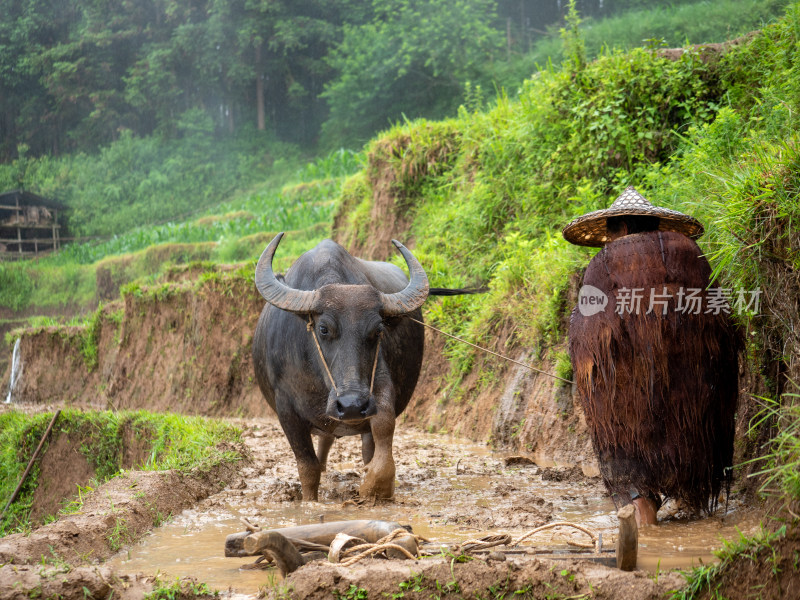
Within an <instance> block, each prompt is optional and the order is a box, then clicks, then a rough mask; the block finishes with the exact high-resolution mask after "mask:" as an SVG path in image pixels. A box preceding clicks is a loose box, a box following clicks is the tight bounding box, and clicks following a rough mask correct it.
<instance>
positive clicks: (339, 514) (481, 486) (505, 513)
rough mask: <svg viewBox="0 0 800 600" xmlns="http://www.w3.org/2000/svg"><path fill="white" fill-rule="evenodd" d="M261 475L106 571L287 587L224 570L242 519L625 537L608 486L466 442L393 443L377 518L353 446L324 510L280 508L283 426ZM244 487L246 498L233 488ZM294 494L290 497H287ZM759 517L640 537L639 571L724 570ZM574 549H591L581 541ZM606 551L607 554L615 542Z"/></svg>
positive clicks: (231, 563)
mask: <svg viewBox="0 0 800 600" xmlns="http://www.w3.org/2000/svg"><path fill="white" fill-rule="evenodd" d="M245 439H246V440H247V441H248V444H249V445H250V446H251V448H253V449H254V454H256V462H257V464H259V463H263V466H262V467H261V468H260V471H259V472H257V473H254V474H253V475H251V476H248V477H247V480H246V486H245V485H244V484H242V485H241V486H240V487H242V488H243V489H228V490H226V491H225V492H222V493H221V494H218V495H217V496H214V497H212V498H210V499H207V500H206V501H204V502H202V503H200V504H199V505H198V506H197V507H196V508H195V509H193V510H189V511H184V512H183V513H181V514H180V515H177V516H175V517H174V518H173V519H172V520H171V521H170V522H168V523H166V524H165V525H162V526H161V527H159V528H157V529H155V530H154V531H153V532H152V533H151V534H149V535H148V536H147V537H146V538H145V539H144V540H143V541H142V542H140V543H139V544H136V545H134V546H132V547H130V548H129V549H127V550H124V551H123V552H122V553H120V554H118V555H116V556H115V557H113V558H112V559H110V560H109V561H108V563H107V564H109V565H110V566H111V567H112V568H114V569H115V570H117V571H119V572H121V573H136V572H143V573H150V574H152V573H155V572H157V571H160V572H161V573H163V574H166V575H167V576H168V577H183V576H192V577H195V578H197V579H198V580H199V581H202V582H205V583H207V584H208V585H209V586H210V587H212V588H214V589H218V590H220V591H223V592H227V593H228V595H229V597H232V598H246V597H247V598H251V597H253V596H255V595H256V594H257V593H258V590H259V587H260V586H264V585H268V584H269V583H270V581H271V580H272V581H277V580H279V579H280V576H279V574H278V573H277V572H276V571H275V570H270V571H263V570H243V569H241V567H242V566H244V565H248V564H251V563H252V562H253V561H254V559H253V558H242V559H235V558H224V556H223V554H224V552H223V550H224V543H225V538H226V536H228V535H229V534H232V533H237V532H240V531H243V530H244V526H243V525H242V522H241V521H240V518H242V517H244V518H247V519H248V520H250V521H251V522H254V523H258V524H259V525H260V526H261V527H262V528H264V529H274V528H279V527H289V526H293V525H306V524H310V523H318V522H320V520H321V519H324V520H325V521H337V520H350V519H367V518H372V519H382V520H389V521H398V522H400V523H402V524H410V525H411V526H412V527H413V530H414V532H415V533H417V534H419V535H422V536H424V537H426V538H428V539H429V540H431V541H433V542H442V543H455V542H460V541H466V540H468V539H475V538H478V537H482V536H485V535H488V534H494V533H509V534H511V535H512V536H513V537H520V536H521V535H522V534H524V533H527V532H528V531H530V530H531V529H533V528H534V527H536V526H538V525H540V524H543V523H545V522H550V521H571V522H574V523H577V524H580V525H582V526H584V527H586V528H588V529H590V530H593V531H596V532H600V533H602V534H603V538H604V539H605V540H611V539H612V537H615V536H616V531H617V519H616V516H615V510H614V505H613V504H612V502H611V501H610V499H608V497H607V496H606V494H605V490H604V488H603V486H602V483H600V480H599V479H588V480H586V479H580V480H579V481H548V480H547V479H544V480H543V479H542V476H541V474H542V469H541V468H539V467H535V466H534V467H508V468H506V467H505V466H504V463H503V460H502V458H503V457H502V456H501V455H498V454H493V453H491V452H490V451H489V450H488V449H487V448H486V447H484V446H480V445H476V444H473V443H470V442H465V441H464V440H459V439H455V438H450V437H446V436H441V435H431V434H425V433H421V432H414V431H402V430H401V431H398V433H397V435H396V440H395V459H396V461H397V488H396V492H395V501H394V502H393V503H391V504H384V505H377V506H373V507H368V506H367V507H363V506H362V507H355V506H343V499H345V498H349V497H351V496H352V495H353V494H354V493H355V492H356V491H357V485H358V482H359V481H360V477H361V473H360V460H357V457H360V446H359V443H358V440H357V439H356V438H350V439H343V440H339V441H338V442H337V443H336V445H334V448H333V450H332V452H331V456H330V459H329V470H328V472H327V473H325V474H324V476H323V481H322V484H321V487H320V489H321V490H322V494H323V495H322V498H323V501H322V502H305V503H301V502H299V501H285V502H276V501H275V492H274V490H275V489H276V486H283V487H284V488H286V482H296V481H297V473H296V470H295V464H294V459H293V457H292V456H291V454H290V451H289V449H288V444H287V443H286V442H285V440H284V439H283V437H282V433H281V432H280V430H279V429H278V428H277V425H272V424H270V423H267V425H266V426H264V425H262V426H261V427H260V428H258V429H256V430H255V431H250V432H248V435H246V436H245ZM233 487H237V486H235V485H234V486H233ZM289 488H291V486H289ZM757 527H758V520H757V517H756V516H755V514H754V513H748V512H746V511H743V510H737V509H736V508H735V507H734V508H733V509H732V510H731V511H729V514H728V516H727V517H726V518H725V519H724V521H723V520H722V519H719V518H712V519H704V520H695V521H667V522H664V523H662V524H660V525H659V526H658V527H649V528H645V529H642V530H641V531H640V537H639V540H640V554H639V556H640V559H639V567H640V568H643V569H647V570H650V571H655V570H657V569H659V568H660V569H661V570H666V569H670V568H684V567H688V566H691V565H692V564H693V563H694V564H697V562H698V561H700V560H702V561H703V562H711V561H713V560H715V558H714V556H713V554H712V550H713V549H716V548H719V547H721V545H722V543H721V541H720V539H721V538H726V539H735V538H737V537H738V536H739V531H742V532H743V533H745V534H749V533H752V532H754V531H755V530H756V529H757ZM565 535H567V534H565V533H563V532H562V531H561V530H556V531H554V530H550V531H548V532H547V533H545V534H540V535H538V536H537V537H536V538H533V539H535V542H536V546H537V548H540V549H543V550H544V549H547V550H551V551H566V550H568V549H569V546H568V545H567V544H566V542H565V539H564V538H565ZM574 539H575V540H579V541H587V540H588V538H587V537H586V536H583V535H582V534H578V535H575V537H574ZM607 543H608V542H607Z"/></svg>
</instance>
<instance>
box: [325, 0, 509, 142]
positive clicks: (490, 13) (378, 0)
mask: <svg viewBox="0 0 800 600" xmlns="http://www.w3.org/2000/svg"><path fill="white" fill-rule="evenodd" d="M494 9H495V3H494V2H492V1H490V0H472V1H470V0H374V1H373V11H374V14H373V18H372V19H371V21H370V22H368V23H366V24H363V25H345V26H344V38H343V40H342V42H341V43H340V44H339V45H338V46H337V47H336V48H335V49H334V50H333V52H332V53H331V54H330V55H329V58H328V61H329V63H330V65H331V66H332V67H333V68H334V69H335V70H336V72H337V75H336V77H335V78H334V79H333V80H332V81H331V82H330V83H329V84H327V85H326V86H325V91H324V92H323V94H322V95H323V97H324V98H326V99H327V100H328V103H329V105H330V111H331V112H330V117H329V118H328V120H327V121H326V123H325V124H324V126H323V132H324V135H325V137H326V141H327V144H328V145H337V144H360V143H363V142H364V141H365V140H366V139H368V138H369V137H370V136H371V135H372V134H374V133H375V131H377V130H380V129H382V128H385V127H387V126H388V125H390V123H391V121H392V120H398V119H401V118H402V117H403V116H404V115H405V116H407V117H410V118H413V117H428V118H441V117H444V116H446V115H448V114H451V113H453V112H454V111H455V109H456V108H457V106H458V103H459V101H460V100H461V98H462V96H463V90H464V86H465V84H466V83H467V82H469V81H472V82H486V81H490V79H491V69H492V63H493V61H494V60H495V58H496V57H497V56H498V55H499V54H501V53H502V47H503V36H502V34H501V33H500V32H499V31H498V30H497V29H496V28H495V27H493V24H494V23H495V12H494Z"/></svg>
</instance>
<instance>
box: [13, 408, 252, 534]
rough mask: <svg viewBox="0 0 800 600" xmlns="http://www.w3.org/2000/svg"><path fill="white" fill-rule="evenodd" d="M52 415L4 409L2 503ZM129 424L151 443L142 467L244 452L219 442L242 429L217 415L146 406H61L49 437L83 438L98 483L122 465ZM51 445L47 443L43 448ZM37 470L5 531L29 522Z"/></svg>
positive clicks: (187, 465)
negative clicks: (148, 409)
mask: <svg viewBox="0 0 800 600" xmlns="http://www.w3.org/2000/svg"><path fill="white" fill-rule="evenodd" d="M52 416H53V415H52V413H41V414H37V415H25V414H22V413H20V412H17V411H11V412H7V413H3V414H0V459H1V460H0V502H2V504H3V506H5V505H6V503H7V502H8V499H9V498H10V496H11V493H12V492H13V490H14V488H15V487H16V486H17V484H18V482H19V479H20V477H21V475H22V473H23V471H24V470H25V467H26V466H27V463H28V461H29V459H30V457H31V455H32V454H33V451H34V450H35V448H36V446H37V445H38V443H39V440H40V439H41V436H42V435H43V433H44V431H45V429H46V427H47V425H48V423H49V422H50V419H51V418H52ZM126 430H127V431H130V432H131V434H132V435H133V436H134V437H136V438H143V439H146V440H147V441H148V442H149V443H150V452H149V455H148V457H147V459H146V460H145V461H144V462H143V464H142V465H140V466H138V467H137V468H141V469H143V470H148V471H161V470H165V469H177V470H180V471H189V470H192V469H208V468H210V467H211V466H213V465H214V464H218V463H219V462H221V461H232V460H238V459H239V458H240V456H239V454H238V453H236V452H235V451H233V450H230V449H224V448H223V449H221V448H220V447H219V444H220V443H222V442H224V443H226V444H230V443H237V442H239V441H241V437H240V436H241V432H240V431H239V430H238V429H237V428H235V427H233V426H231V425H229V424H227V423H224V422H222V421H217V420H213V419H205V418H201V417H186V416H182V415H174V414H155V413H150V412H146V411H137V412H119V413H113V412H109V411H86V412H82V411H78V410H73V409H66V410H62V411H61V414H60V416H59V418H58V420H57V421H56V424H55V426H54V427H53V431H52V432H51V434H50V438H49V442H52V440H53V439H54V438H55V436H57V435H59V434H70V435H71V439H72V440H73V441H74V442H78V441H80V440H82V445H81V446H80V448H79V451H80V452H81V454H83V456H85V457H86V459H87V460H88V461H89V462H90V464H91V465H92V466H93V468H94V470H95V479H96V484H95V485H93V486H91V487H94V488H96V487H97V486H98V485H100V484H102V483H103V482H104V481H107V480H108V479H110V478H112V477H114V476H115V475H116V474H117V473H119V471H120V469H121V468H122V464H121V460H122V450H123V448H122V439H123V432H124V431H126ZM49 442H48V443H49ZM228 448H229V446H228ZM46 450H47V444H46V445H45V446H44V448H43V451H46ZM38 476H39V472H38V461H37V463H34V467H33V469H32V470H31V473H30V475H29V476H28V478H27V479H26V481H25V484H24V485H23V487H22V490H21V492H20V495H19V496H18V498H17V500H16V501H15V502H14V503H13V504H12V505H11V507H10V508H9V510H8V512H7V514H6V516H5V518H4V520H3V522H2V523H0V535H7V534H9V533H13V532H15V531H25V530H26V529H27V528H28V527H29V520H28V519H29V516H28V515H29V513H30V508H31V503H32V501H33V492H34V490H35V489H36V485H37V481H38ZM73 502H74V501H73ZM67 511H69V507H68V508H67Z"/></svg>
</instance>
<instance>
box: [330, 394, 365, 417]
mask: <svg viewBox="0 0 800 600" xmlns="http://www.w3.org/2000/svg"><path fill="white" fill-rule="evenodd" d="M333 412H334V414H333V415H332V416H334V417H336V418H337V419H339V420H340V421H360V420H362V419H366V418H367V417H371V416H372V415H374V414H375V408H374V402H372V399H371V398H370V397H369V396H363V395H361V394H345V395H343V396H339V397H338V398H337V399H336V402H335V403H334V406H333Z"/></svg>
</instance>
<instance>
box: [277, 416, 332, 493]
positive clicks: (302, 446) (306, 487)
mask: <svg viewBox="0 0 800 600" xmlns="http://www.w3.org/2000/svg"><path fill="white" fill-rule="evenodd" d="M276 404H277V408H278V411H277V412H278V420H279V421H280V424H281V427H282V428H283V432H284V433H285V434H286V439H287V440H289V445H290V446H291V447H292V452H294V458H295V460H296V461H297V473H298V474H299V475H300V486H301V487H302V490H303V500H306V501H313V502H316V501H317V498H318V494H319V480H320V476H321V474H322V468H321V467H320V464H319V459H318V458H317V455H316V454H315V453H314V442H313V440H312V439H311V429H310V427H309V425H308V423H306V422H305V421H304V420H303V419H301V418H300V417H299V416H298V415H297V413H296V412H294V409H293V408H291V407H290V406H289V407H286V405H285V404H284V403H281V404H278V403H276ZM281 409H282V410H281Z"/></svg>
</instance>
